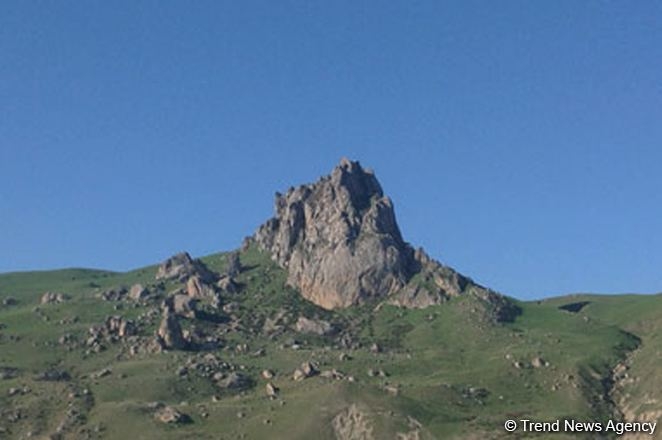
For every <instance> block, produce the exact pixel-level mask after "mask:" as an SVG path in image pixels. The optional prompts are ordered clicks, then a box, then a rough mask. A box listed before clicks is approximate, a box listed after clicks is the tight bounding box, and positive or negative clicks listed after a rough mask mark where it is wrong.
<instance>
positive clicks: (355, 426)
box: [331, 404, 375, 440]
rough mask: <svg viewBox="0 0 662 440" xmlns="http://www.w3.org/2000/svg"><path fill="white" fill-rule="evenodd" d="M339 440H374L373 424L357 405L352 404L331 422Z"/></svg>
mask: <svg viewBox="0 0 662 440" xmlns="http://www.w3.org/2000/svg"><path fill="white" fill-rule="evenodd" d="M331 426H332V427H333V431H334V434H335V436H336V439H337V440H372V439H374V438H375V437H374V435H373V429H372V423H371V421H370V419H369V418H368V416H367V415H366V414H365V413H364V412H363V411H361V410H360V409H359V408H358V406H357V405H355V404H352V405H350V406H349V407H347V408H346V409H344V410H343V411H341V412H340V413H339V414H337V415H336V416H335V417H334V418H333V420H332V421H331Z"/></svg>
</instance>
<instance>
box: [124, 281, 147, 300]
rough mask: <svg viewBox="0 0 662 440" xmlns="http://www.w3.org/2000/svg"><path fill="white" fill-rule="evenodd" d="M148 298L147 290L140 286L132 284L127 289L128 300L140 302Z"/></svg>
mask: <svg viewBox="0 0 662 440" xmlns="http://www.w3.org/2000/svg"><path fill="white" fill-rule="evenodd" d="M148 296H149V290H147V289H146V288H145V287H144V286H143V285H142V284H134V285H133V286H131V289H129V298H130V299H132V300H134V301H141V300H144V299H146V298H147V297H148Z"/></svg>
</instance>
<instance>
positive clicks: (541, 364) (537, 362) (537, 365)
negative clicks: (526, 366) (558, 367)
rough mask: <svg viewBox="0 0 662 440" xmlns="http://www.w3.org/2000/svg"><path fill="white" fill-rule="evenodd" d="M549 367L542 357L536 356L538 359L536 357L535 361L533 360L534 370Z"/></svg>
mask: <svg viewBox="0 0 662 440" xmlns="http://www.w3.org/2000/svg"><path fill="white" fill-rule="evenodd" d="M547 365H549V363H548V362H546V361H545V360H544V359H543V358H541V357H540V356H536V357H534V358H533V359H531V366H532V367H533V368H542V367H546V366H547Z"/></svg>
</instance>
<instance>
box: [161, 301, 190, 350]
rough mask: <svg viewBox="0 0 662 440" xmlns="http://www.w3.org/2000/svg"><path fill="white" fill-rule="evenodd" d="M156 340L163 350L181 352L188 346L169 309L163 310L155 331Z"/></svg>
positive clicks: (177, 322) (175, 317)
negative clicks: (169, 349)
mask: <svg viewBox="0 0 662 440" xmlns="http://www.w3.org/2000/svg"><path fill="white" fill-rule="evenodd" d="M157 338H158V340H159V342H160V343H161V345H162V346H163V347H164V348H171V349H178V350H183V349H185V348H186V347H187V346H188V342H187V341H186V339H184V336H183V334H182V327H181V326H180V325H179V321H178V320H177V316H176V315H175V314H174V313H173V312H171V311H170V309H169V308H164V309H163V319H162V320H161V325H160V326H159V329H158V331H157Z"/></svg>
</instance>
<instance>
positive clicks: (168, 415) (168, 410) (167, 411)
mask: <svg viewBox="0 0 662 440" xmlns="http://www.w3.org/2000/svg"><path fill="white" fill-rule="evenodd" d="M154 418H155V419H156V420H158V421H159V422H162V423H167V424H179V423H186V422H188V421H189V420H190V418H189V417H188V416H187V415H186V414H183V413H181V412H179V411H178V410H177V409H175V408H173V407H172V406H163V407H161V408H159V409H157V410H156V412H155V413H154Z"/></svg>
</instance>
